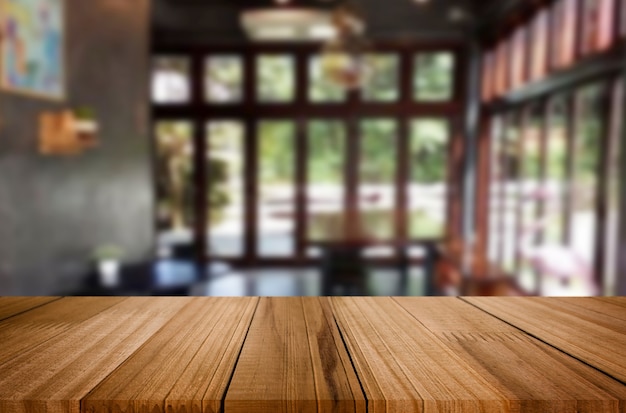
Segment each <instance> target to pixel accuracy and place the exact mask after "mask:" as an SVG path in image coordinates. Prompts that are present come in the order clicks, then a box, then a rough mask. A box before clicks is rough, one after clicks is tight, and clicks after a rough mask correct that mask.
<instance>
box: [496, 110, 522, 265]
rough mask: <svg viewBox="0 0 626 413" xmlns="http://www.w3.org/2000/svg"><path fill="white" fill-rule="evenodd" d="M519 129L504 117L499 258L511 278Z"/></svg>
mask: <svg viewBox="0 0 626 413" xmlns="http://www.w3.org/2000/svg"><path fill="white" fill-rule="evenodd" d="M519 149H520V127H519V119H518V115H517V113H512V114H510V115H509V116H508V119H507V122H506V128H505V130H504V137H503V141H502V147H501V151H502V152H501V162H502V178H503V187H502V190H503V191H504V193H503V194H502V196H503V198H502V201H501V202H502V205H501V214H502V216H501V219H502V221H501V225H502V228H501V231H502V240H501V242H502V257H501V262H500V266H501V268H502V270H504V271H505V272H506V273H507V274H508V275H515V271H516V269H517V259H516V258H517V251H518V250H517V249H518V247H519V240H518V233H517V231H518V221H517V215H518V211H519V209H518V207H519V204H518V200H519V193H520V187H521V185H520V182H519V176H520V150H519Z"/></svg>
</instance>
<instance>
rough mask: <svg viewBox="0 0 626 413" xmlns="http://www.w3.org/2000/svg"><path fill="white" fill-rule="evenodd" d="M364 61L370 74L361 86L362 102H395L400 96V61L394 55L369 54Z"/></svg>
mask: <svg viewBox="0 0 626 413" xmlns="http://www.w3.org/2000/svg"><path fill="white" fill-rule="evenodd" d="M366 61H367V64H368V66H369V67H370V70H371V73H370V75H369V77H368V78H367V80H366V81H365V84H364V85H363V100H365V101H368V102H395V101H397V100H398V99H399V96H400V90H399V89H400V87H399V76H400V59H399V58H398V56H397V55H395V54H369V55H367V56H366Z"/></svg>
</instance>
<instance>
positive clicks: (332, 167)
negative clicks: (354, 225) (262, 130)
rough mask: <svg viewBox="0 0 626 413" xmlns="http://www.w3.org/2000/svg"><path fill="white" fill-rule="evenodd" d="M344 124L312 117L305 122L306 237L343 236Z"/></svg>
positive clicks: (322, 239)
mask: <svg viewBox="0 0 626 413" xmlns="http://www.w3.org/2000/svg"><path fill="white" fill-rule="evenodd" d="M346 136H347V131H346V125H345V123H344V122H342V121H334V120H314V121H310V122H309V123H308V125H307V145H308V151H307V156H308V158H307V183H306V194H307V208H306V210H307V215H308V217H307V226H306V228H307V240H309V241H334V240H341V239H344V238H345V229H346V216H345V208H344V206H345V189H346V188H345V172H346V139H347V137H346Z"/></svg>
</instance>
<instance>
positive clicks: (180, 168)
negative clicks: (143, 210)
mask: <svg viewBox="0 0 626 413" xmlns="http://www.w3.org/2000/svg"><path fill="white" fill-rule="evenodd" d="M192 135H193V127H192V124H191V123H190V122H185V121H171V122H158V123H157V124H156V127H155V138H156V175H157V177H156V181H157V226H158V229H157V231H158V234H159V235H158V239H159V255H161V256H171V255H172V254H175V251H176V248H177V247H181V246H190V245H191V244H192V240H193V231H192V228H193V224H194V214H193V211H194V210H193V206H194V179H193V136H192Z"/></svg>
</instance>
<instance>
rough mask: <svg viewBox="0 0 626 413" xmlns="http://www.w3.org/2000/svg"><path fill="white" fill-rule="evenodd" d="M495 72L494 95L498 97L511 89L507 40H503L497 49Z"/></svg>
mask: <svg viewBox="0 0 626 413" xmlns="http://www.w3.org/2000/svg"><path fill="white" fill-rule="evenodd" d="M495 53H496V55H495V61H496V66H495V73H494V77H495V80H494V95H495V96H496V97H498V96H502V95H503V94H505V93H507V92H508V91H509V84H508V82H507V77H508V76H507V73H508V72H509V64H510V60H509V45H508V43H507V41H506V39H505V40H502V41H501V42H500V44H498V47H497V48H496V50H495Z"/></svg>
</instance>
